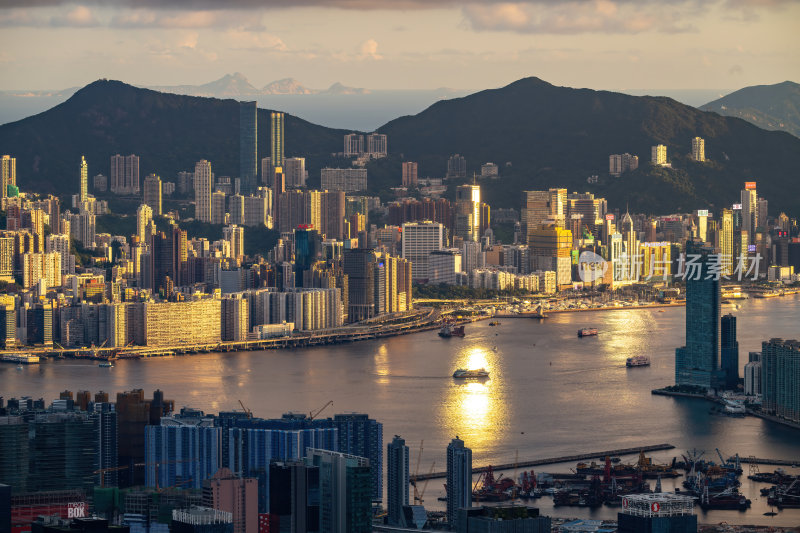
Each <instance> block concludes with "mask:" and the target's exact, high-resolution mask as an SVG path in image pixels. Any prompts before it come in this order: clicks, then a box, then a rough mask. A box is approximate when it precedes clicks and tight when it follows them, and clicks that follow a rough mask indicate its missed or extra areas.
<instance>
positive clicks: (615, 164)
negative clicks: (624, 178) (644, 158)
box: [608, 152, 639, 176]
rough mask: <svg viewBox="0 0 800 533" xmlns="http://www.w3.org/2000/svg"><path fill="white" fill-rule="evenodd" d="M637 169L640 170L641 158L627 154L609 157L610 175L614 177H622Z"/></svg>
mask: <svg viewBox="0 0 800 533" xmlns="http://www.w3.org/2000/svg"><path fill="white" fill-rule="evenodd" d="M637 168H639V156H636V155H631V154H629V153H627V152H626V153H624V154H611V155H610V156H608V173H609V174H611V175H612V176H621V175H622V174H623V173H625V172H628V171H630V170H636V169H637Z"/></svg>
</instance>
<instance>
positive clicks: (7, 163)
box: [0, 155, 17, 198]
mask: <svg viewBox="0 0 800 533" xmlns="http://www.w3.org/2000/svg"><path fill="white" fill-rule="evenodd" d="M16 184H17V159H16V158H15V157H11V156H10V155H4V156H3V157H2V158H0V188H2V190H0V198H5V197H6V196H7V195H8V186H9V185H16Z"/></svg>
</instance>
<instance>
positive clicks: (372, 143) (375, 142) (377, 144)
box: [367, 133, 387, 157]
mask: <svg viewBox="0 0 800 533" xmlns="http://www.w3.org/2000/svg"><path fill="white" fill-rule="evenodd" d="M367 153H368V154H369V155H370V157H384V156H385V155H386V154H387V144H386V135H385V134H383V133H370V134H369V135H367Z"/></svg>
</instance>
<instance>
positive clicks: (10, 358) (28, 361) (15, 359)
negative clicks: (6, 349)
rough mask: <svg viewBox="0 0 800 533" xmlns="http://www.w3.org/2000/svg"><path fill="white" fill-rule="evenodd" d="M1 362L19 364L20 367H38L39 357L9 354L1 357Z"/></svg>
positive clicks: (26, 354)
mask: <svg viewBox="0 0 800 533" xmlns="http://www.w3.org/2000/svg"><path fill="white" fill-rule="evenodd" d="M0 361H4V362H6V363H17V364H20V365H38V364H39V361H40V359H39V356H38V355H33V354H29V353H7V354H3V355H2V356H0Z"/></svg>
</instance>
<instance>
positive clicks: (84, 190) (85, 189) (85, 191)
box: [80, 156, 89, 203]
mask: <svg viewBox="0 0 800 533" xmlns="http://www.w3.org/2000/svg"><path fill="white" fill-rule="evenodd" d="M80 194H81V196H80V201H81V203H83V202H85V201H86V199H87V198H88V197H89V165H88V164H87V163H86V158H85V157H83V156H81V192H80Z"/></svg>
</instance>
